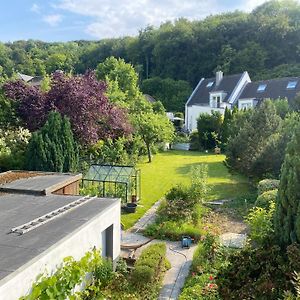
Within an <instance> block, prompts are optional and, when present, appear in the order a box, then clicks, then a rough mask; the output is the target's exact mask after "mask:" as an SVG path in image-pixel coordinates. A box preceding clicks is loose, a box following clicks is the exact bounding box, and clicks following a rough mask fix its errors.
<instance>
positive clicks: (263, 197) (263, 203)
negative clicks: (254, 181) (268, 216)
mask: <svg viewBox="0 0 300 300" xmlns="http://www.w3.org/2000/svg"><path fill="white" fill-rule="evenodd" d="M277 193H278V190H277V189H275V190H271V191H266V192H264V193H262V194H260V195H259V196H258V197H257V199H256V201H255V206H257V207H261V208H265V209H269V208H270V203H271V202H276V198H277Z"/></svg>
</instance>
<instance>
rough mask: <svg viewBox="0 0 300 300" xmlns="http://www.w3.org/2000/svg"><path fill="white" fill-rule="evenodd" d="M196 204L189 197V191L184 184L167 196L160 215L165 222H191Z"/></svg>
mask: <svg viewBox="0 0 300 300" xmlns="http://www.w3.org/2000/svg"><path fill="white" fill-rule="evenodd" d="M195 203H196V201H195V200H194V199H192V198H191V197H190V196H189V189H188V188H187V187H185V186H184V185H182V184H181V185H177V186H175V187H172V188H171V190H170V191H169V192H168V193H167V194H166V203H165V205H163V207H162V208H161V210H160V215H161V216H162V217H163V219H165V220H174V221H182V220H185V221H188V220H191V218H192V212H193V207H194V205H195Z"/></svg>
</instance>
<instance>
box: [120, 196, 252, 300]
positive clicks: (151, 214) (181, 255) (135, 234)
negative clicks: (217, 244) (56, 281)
mask: <svg viewBox="0 0 300 300" xmlns="http://www.w3.org/2000/svg"><path fill="white" fill-rule="evenodd" d="M227 201H228V200H225V201H224V200H223V201H222V203H220V204H219V205H220V206H222V205H223V204H224V203H225V202H227ZM159 204H160V201H157V202H156V203H155V204H154V205H153V206H152V207H151V208H150V209H149V210H148V211H147V213H145V214H144V216H143V217H142V218H140V219H139V220H138V221H137V222H136V223H135V225H134V226H133V227H132V228H130V229H129V230H127V231H124V232H123V233H122V244H126V245H137V244H143V243H145V242H147V241H148V240H149V238H147V237H145V236H143V234H142V232H143V230H144V229H145V228H146V227H147V226H148V225H149V224H151V223H153V222H154V221H155V216H156V211H157V209H158V207H159ZM220 211H222V209H221V208H220ZM213 217H214V218H216V217H217V215H216V214H214V215H213ZM217 219H219V218H218V217H217ZM220 222H223V223H226V224H225V225H226V226H225V227H224V228H223V232H222V233H223V234H220V240H221V242H222V243H223V244H224V245H225V246H228V247H236V248H239V247H243V246H244V243H245V241H246V237H247V235H246V234H245V231H246V226H245V224H244V223H243V222H242V221H237V220H232V219H231V218H224V216H222V218H220V220H219V222H217V223H220ZM218 225H219V224H218ZM223 226H224V224H223ZM157 242H165V243H166V245H167V259H168V260H169V261H170V263H171V268H170V269H169V270H168V271H167V272H166V274H165V277H164V280H163V285H162V288H161V290H160V294H159V297H158V299H159V300H175V299H178V297H179V295H180V291H181V289H182V288H183V286H184V282H185V280H186V278H187V276H188V274H189V269H190V266H191V264H192V259H193V254H194V251H195V250H196V247H197V245H192V246H191V247H190V249H182V247H181V243H180V242H172V241H161V240H156V239H155V240H153V241H151V242H150V243H148V244H147V245H145V246H142V247H141V248H138V249H137V250H136V253H135V254H136V256H137V257H138V256H139V255H140V253H141V252H142V251H143V249H144V248H145V247H147V246H149V244H151V243H157Z"/></svg>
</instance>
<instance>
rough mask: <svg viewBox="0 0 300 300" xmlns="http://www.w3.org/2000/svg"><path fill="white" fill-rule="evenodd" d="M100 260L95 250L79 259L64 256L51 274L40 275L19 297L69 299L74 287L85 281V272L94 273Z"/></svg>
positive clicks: (27, 298) (33, 299)
mask: <svg viewBox="0 0 300 300" xmlns="http://www.w3.org/2000/svg"><path fill="white" fill-rule="evenodd" d="M101 261H102V259H101V255H100V252H99V251H96V250H93V251H92V252H87V253H86V254H85V255H84V256H83V257H82V258H81V259H80V260H79V261H75V260H74V259H73V258H72V257H66V258H64V260H63V264H62V265H61V266H60V267H59V268H58V269H57V270H56V271H55V272H54V273H53V274H52V275H50V276H48V275H47V274H46V275H43V274H42V275H40V276H39V277H38V279H37V281H36V282H35V283H33V285H32V288H31V292H30V295H27V296H24V297H21V298H20V299H21V300H35V299H44V300H48V299H49V300H50V299H69V298H70V296H71V295H73V294H74V288H75V287H76V286H77V285H79V284H81V283H83V282H85V281H86V280H87V278H86V274H87V273H94V271H95V269H96V268H98V266H99V265H100V264H101ZM85 283H87V282H85Z"/></svg>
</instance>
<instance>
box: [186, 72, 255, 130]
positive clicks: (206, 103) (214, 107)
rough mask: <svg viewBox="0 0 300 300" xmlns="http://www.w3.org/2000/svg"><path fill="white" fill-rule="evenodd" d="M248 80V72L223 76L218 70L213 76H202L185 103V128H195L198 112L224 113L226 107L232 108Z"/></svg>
mask: <svg viewBox="0 0 300 300" xmlns="http://www.w3.org/2000/svg"><path fill="white" fill-rule="evenodd" d="M249 82H251V80H250V77H249V75H248V72H244V73H242V74H237V75H230V76H223V72H222V71H218V72H216V77H215V78H208V79H205V78H202V79H201V80H200V81H199V83H198V85H197V86H196V88H195V90H194V91H193V93H192V94H191V96H190V97H189V99H188V101H187V103H186V105H185V127H186V129H187V130H188V131H192V130H195V129H196V128H197V118H198V117H199V114H200V113H209V114H210V113H211V112H212V111H219V112H220V113H222V114H224V111H225V108H226V107H228V108H230V109H232V107H233V106H234V105H235V104H236V102H237V100H238V98H239V96H240V95H241V92H242V91H243V89H244V87H245V86H246V85H247V83H249Z"/></svg>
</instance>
